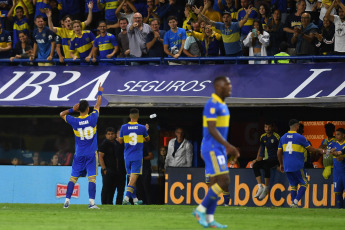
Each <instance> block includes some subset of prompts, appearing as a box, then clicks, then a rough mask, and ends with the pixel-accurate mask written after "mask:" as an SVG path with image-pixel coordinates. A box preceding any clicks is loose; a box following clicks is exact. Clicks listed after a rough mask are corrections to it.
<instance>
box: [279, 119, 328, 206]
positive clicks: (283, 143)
mask: <svg viewBox="0 0 345 230" xmlns="http://www.w3.org/2000/svg"><path fill="white" fill-rule="evenodd" d="M289 126H290V131H289V132H287V133H285V134H284V135H283V136H282V137H281V138H280V142H279V146H278V152H277V155H278V160H279V163H280V171H281V172H282V173H284V172H285V173H286V176H287V178H288V180H289V183H290V186H291V201H292V203H291V205H290V207H292V208H297V207H298V202H299V201H300V200H301V199H302V197H303V196H304V193H305V191H306V189H307V187H308V180H307V174H306V171H305V169H304V150H305V149H307V150H308V151H309V152H312V153H315V152H317V153H320V154H325V153H326V151H325V150H324V149H316V148H314V147H313V146H311V145H310V143H309V142H308V140H307V139H306V138H305V137H304V136H302V135H301V134H299V133H297V130H298V128H299V126H300V123H299V121H298V120H296V119H291V120H290V121H289ZM283 163H284V164H283ZM298 185H301V187H300V188H299V189H298V192H297V186H298Z"/></svg>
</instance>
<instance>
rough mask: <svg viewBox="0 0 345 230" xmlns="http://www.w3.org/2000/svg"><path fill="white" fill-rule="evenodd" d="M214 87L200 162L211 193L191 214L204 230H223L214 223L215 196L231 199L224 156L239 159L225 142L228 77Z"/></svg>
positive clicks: (227, 111) (226, 135)
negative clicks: (202, 164)
mask: <svg viewBox="0 0 345 230" xmlns="http://www.w3.org/2000/svg"><path fill="white" fill-rule="evenodd" d="M213 86H214V89H215V93H214V94H212V97H211V98H210V99H209V100H208V102H207V103H206V105H205V107H204V112H203V140H202V144H201V153H202V158H203V159H204V161H205V170H206V176H207V177H208V176H209V178H210V189H209V190H208V192H207V194H206V196H205V198H204V200H203V201H202V202H201V204H200V205H199V206H198V207H197V208H196V209H195V210H194V211H193V215H194V216H195V217H196V218H197V220H198V222H199V224H201V225H202V226H203V227H205V228H207V227H210V228H226V227H227V225H222V224H219V223H218V222H216V221H215V220H214V213H215V211H216V207H217V201H218V195H219V194H221V193H225V194H227V195H228V196H230V193H229V184H230V176H229V169H228V166H227V153H232V155H236V156H237V157H239V155H240V154H239V152H238V150H237V149H236V148H235V147H234V146H233V145H231V144H230V143H229V142H228V141H227V137H228V130H229V122H230V112H229V109H228V107H227V105H226V104H225V102H224V100H225V98H226V97H229V96H230V95H231V88H232V86H231V82H230V79H229V78H228V77H225V76H220V77H217V78H216V79H215V80H214V82H213Z"/></svg>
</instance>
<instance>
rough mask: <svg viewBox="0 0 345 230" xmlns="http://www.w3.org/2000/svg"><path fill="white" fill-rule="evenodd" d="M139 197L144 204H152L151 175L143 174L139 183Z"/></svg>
mask: <svg viewBox="0 0 345 230" xmlns="http://www.w3.org/2000/svg"><path fill="white" fill-rule="evenodd" d="M136 186H137V196H138V199H139V200H142V201H143V203H144V204H152V200H151V173H143V175H140V176H139V178H138V181H137V184H136Z"/></svg>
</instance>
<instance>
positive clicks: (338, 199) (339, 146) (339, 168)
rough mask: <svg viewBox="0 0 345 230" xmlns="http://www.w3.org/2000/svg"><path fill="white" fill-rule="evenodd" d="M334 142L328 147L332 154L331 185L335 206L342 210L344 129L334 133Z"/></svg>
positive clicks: (344, 169) (344, 185)
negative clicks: (332, 186)
mask: <svg viewBox="0 0 345 230" xmlns="http://www.w3.org/2000/svg"><path fill="white" fill-rule="evenodd" d="M335 139H336V140H337V141H336V142H331V143H330V145H329V147H330V148H332V153H333V183H334V193H335V206H336V207H337V208H344V204H343V192H344V189H345V160H344V157H345V129H343V128H339V129H337V131H335Z"/></svg>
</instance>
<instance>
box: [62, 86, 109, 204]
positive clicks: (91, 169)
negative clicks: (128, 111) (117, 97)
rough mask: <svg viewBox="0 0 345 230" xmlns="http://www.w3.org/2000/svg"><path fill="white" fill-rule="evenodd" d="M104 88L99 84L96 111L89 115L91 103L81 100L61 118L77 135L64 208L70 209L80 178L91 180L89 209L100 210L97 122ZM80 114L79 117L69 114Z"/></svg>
mask: <svg viewBox="0 0 345 230" xmlns="http://www.w3.org/2000/svg"><path fill="white" fill-rule="evenodd" d="M102 92H103V87H102V86H101V84H99V87H98V94H97V102H96V105H95V107H94V110H93V112H92V113H91V114H89V103H88V102H87V101H86V100H81V101H80V102H79V103H78V104H76V105H74V106H73V108H71V109H69V110H65V111H62V112H61V113H60V117H61V118H62V119H64V120H65V121H66V122H67V123H68V124H69V125H71V126H72V128H73V132H74V135H75V154H74V158H73V163H72V173H71V178H70V181H69V182H68V185H67V192H66V200H65V203H64V208H68V207H69V204H70V199H71V196H72V193H73V189H74V185H75V183H76V182H77V180H78V178H79V177H85V176H86V174H87V176H88V180H89V209H98V207H97V206H96V205H95V196H96V176H97V172H98V151H97V150H98V146H97V120H98V117H99V109H100V107H101V102H102ZM73 112H79V113H80V116H79V117H73V116H70V115H68V114H70V113H73Z"/></svg>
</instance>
